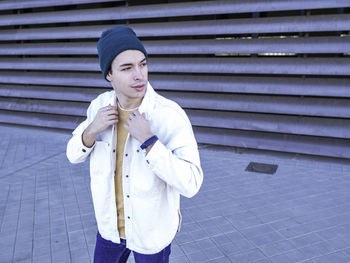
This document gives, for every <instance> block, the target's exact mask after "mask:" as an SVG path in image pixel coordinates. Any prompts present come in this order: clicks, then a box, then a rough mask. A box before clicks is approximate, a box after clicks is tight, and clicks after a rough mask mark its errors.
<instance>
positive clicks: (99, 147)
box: [90, 141, 112, 180]
mask: <svg viewBox="0 0 350 263" xmlns="http://www.w3.org/2000/svg"><path fill="white" fill-rule="evenodd" d="M111 169H112V162H111V153H110V145H109V143H107V142H105V141H96V144H95V147H94V149H93V151H92V152H91V157H90V176H91V180H103V179H107V178H108V176H109V175H110V174H111V172H110V171H111Z"/></svg>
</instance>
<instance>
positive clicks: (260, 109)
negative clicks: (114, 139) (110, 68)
mask: <svg viewBox="0 0 350 263" xmlns="http://www.w3.org/2000/svg"><path fill="white" fill-rule="evenodd" d="M159 93H160V94H162V95H164V96H165V97H167V98H169V99H172V100H174V101H176V102H177V103H178V104H179V105H180V106H181V107H183V108H187V109H205V110H222V111H237V112H253V113H273V114H288V115H304V116H321V117H338V118H349V116H350V107H349V105H350V99H348V100H346V99H332V98H300V97H286V96H266V95H260V96H259V95H240V94H235V95H233V94H215V93H214V94H206V93H199V92H198V93H184V92H182V93H178V92H159ZM83 97H84V101H85V102H84V103H83V102H68V101H66V102H65V101H55V102H54V103H53V102H50V101H40V100H35V99H28V100H26V99H22V98H6V97H2V98H0V108H1V109H5V110H17V111H20V110H21V111H24V110H32V111H38V108H39V109H42V110H43V111H44V112H46V110H48V113H60V112H61V111H62V114H68V115H77V116H83V115H84V114H85V111H82V108H83V107H82V105H86V104H87V103H88V102H89V101H90V100H91V99H93V98H95V97H96V96H95V94H89V95H86V96H83ZM39 112H42V111H39Z"/></svg>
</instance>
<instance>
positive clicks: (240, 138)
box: [194, 127, 350, 158]
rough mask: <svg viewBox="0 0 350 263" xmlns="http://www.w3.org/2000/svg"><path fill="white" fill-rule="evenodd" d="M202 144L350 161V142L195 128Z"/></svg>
mask: <svg viewBox="0 0 350 263" xmlns="http://www.w3.org/2000/svg"><path fill="white" fill-rule="evenodd" d="M194 132H195V135H196V138H197V140H198V142H201V143H208V144H216V145H225V146H235V147H243V148H253V149H261V150H273V151H283V152H294V153H304V154H315V155H323V156H333V157H340V158H350V140H348V139H334V138H322V137H313V136H302V135H292V134H291V135H286V134H276V133H267V132H266V133H265V132H253V131H237V130H228V129H213V128H204V127H194Z"/></svg>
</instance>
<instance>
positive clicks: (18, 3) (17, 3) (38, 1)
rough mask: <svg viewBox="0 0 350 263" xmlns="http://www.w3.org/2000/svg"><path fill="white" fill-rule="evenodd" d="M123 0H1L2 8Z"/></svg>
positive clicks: (116, 0)
mask: <svg viewBox="0 0 350 263" xmlns="http://www.w3.org/2000/svg"><path fill="white" fill-rule="evenodd" d="M120 1H123V0H59V1H57V0H50V1H48V0H30V1H28V0H11V1H0V10H11V9H24V8H36V7H50V6H63V5H79V4H89V3H103V2H120Z"/></svg>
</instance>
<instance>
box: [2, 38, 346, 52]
mask: <svg viewBox="0 0 350 263" xmlns="http://www.w3.org/2000/svg"><path fill="white" fill-rule="evenodd" d="M143 44H144V45H145V48H146V50H147V52H148V53H149V54H150V55H159V54H177V55H178V54H228V53H235V54H237V53H327V54H329V53H350V37H308V38H263V39H225V40H219V39H206V40H158V41H143ZM0 55H97V49H96V43H95V42H93V43H91V42H82V43H69V42H68V43H42V44H41V43H40V44H15V45H14V44H2V45H1V44H0Z"/></svg>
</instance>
